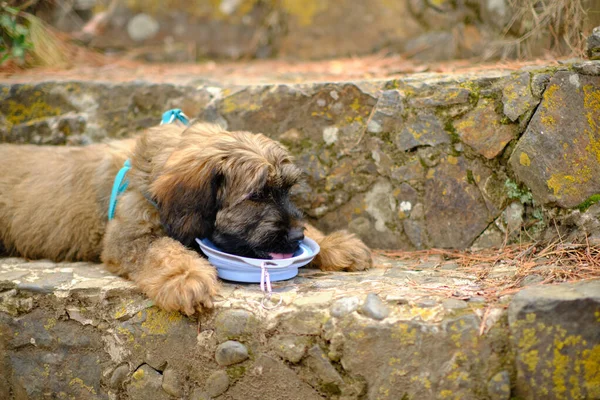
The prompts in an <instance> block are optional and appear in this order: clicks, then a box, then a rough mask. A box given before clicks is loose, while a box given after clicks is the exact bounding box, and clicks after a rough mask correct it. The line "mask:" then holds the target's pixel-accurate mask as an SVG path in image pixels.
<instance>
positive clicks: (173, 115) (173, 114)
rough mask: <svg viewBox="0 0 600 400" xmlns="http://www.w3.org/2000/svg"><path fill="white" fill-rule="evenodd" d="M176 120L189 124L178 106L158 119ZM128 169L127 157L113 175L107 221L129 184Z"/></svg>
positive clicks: (129, 165)
mask: <svg viewBox="0 0 600 400" xmlns="http://www.w3.org/2000/svg"><path fill="white" fill-rule="evenodd" d="M176 120H178V121H180V122H182V123H183V124H184V125H189V124H190V121H189V119H188V117H187V116H186V115H185V114H184V113H183V111H181V110H180V109H179V108H174V109H172V110H169V111H167V112H165V113H164V114H163V115H162V120H161V121H160V124H161V125H163V124H170V123H172V122H173V121H176ZM130 169H131V161H130V160H129V159H127V160H125V163H124V164H123V167H122V168H121V169H120V170H119V172H118V173H117V175H116V176H115V180H114V182H113V187H112V191H111V193H110V202H109V203H108V220H109V221H110V220H112V219H113V218H114V216H115V210H116V208H117V200H118V198H119V196H120V195H121V194H123V192H124V191H125V190H126V189H127V186H129V179H125V175H127V172H129V170H130ZM144 197H145V198H146V200H148V202H149V203H150V204H152V205H153V206H154V207H158V205H157V204H156V202H155V201H154V200H152V198H150V196H149V195H148V194H144Z"/></svg>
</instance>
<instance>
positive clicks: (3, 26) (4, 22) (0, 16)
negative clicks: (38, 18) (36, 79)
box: [0, 3, 33, 65]
mask: <svg viewBox="0 0 600 400" xmlns="http://www.w3.org/2000/svg"><path fill="white" fill-rule="evenodd" d="M20 13H21V9H19V8H17V7H10V6H9V5H8V4H6V3H0V64H4V62H6V61H8V60H14V61H15V62H17V63H18V64H19V65H22V64H24V63H25V56H26V55H27V52H28V51H30V50H31V49H32V48H33V44H32V43H31V39H30V32H29V28H28V26H27V25H25V23H24V20H23V19H22V18H21V17H20Z"/></svg>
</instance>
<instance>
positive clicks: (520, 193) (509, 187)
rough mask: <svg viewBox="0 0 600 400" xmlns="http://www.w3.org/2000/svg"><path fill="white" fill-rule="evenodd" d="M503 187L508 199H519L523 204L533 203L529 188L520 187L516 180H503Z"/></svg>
mask: <svg viewBox="0 0 600 400" xmlns="http://www.w3.org/2000/svg"><path fill="white" fill-rule="evenodd" d="M504 187H505V188H506V194H507V195H508V198H509V199H516V200H519V201H520V202H521V203H522V204H523V205H525V204H533V195H532V194H531V192H530V191H529V189H527V188H525V189H521V188H520V187H519V185H518V184H517V182H515V181H512V180H510V179H507V180H506V181H505V182H504Z"/></svg>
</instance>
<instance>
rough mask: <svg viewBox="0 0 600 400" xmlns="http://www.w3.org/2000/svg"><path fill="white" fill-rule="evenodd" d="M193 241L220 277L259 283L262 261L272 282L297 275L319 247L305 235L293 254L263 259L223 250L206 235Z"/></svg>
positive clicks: (317, 252)
mask: <svg viewBox="0 0 600 400" xmlns="http://www.w3.org/2000/svg"><path fill="white" fill-rule="evenodd" d="M196 242H197V243H198V245H200V249H201V250H202V252H203V253H204V254H206V256H207V257H208V261H209V262H210V263H211V264H212V265H214V266H215V267H216V268H217V275H218V276H219V278H221V279H226V280H228V281H235V282H243V283H261V273H262V269H263V265H264V267H265V269H266V270H267V271H268V272H269V275H270V280H271V282H276V281H283V280H286V279H291V278H293V277H295V276H296V275H298V268H300V267H303V266H305V265H306V264H308V263H310V262H311V261H312V260H313V258H315V256H316V255H317V254H319V250H320V248H319V245H318V244H317V242H315V241H314V240H312V239H310V238H307V237H305V238H304V240H302V241H301V242H300V247H299V248H298V250H296V252H295V253H294V255H293V256H292V257H290V258H284V259H277V260H271V259H268V260H263V259H258V258H249V257H241V256H236V255H234V254H228V253H224V252H223V251H221V250H220V249H219V248H218V247H217V246H215V244H214V243H212V242H211V241H210V240H208V239H198V238H196ZM263 263H264V264H263Z"/></svg>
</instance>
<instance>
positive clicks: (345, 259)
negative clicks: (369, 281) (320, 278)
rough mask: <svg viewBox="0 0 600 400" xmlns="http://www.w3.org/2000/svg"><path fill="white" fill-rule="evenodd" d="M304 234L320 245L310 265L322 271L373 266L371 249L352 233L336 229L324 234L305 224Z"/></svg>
mask: <svg viewBox="0 0 600 400" xmlns="http://www.w3.org/2000/svg"><path fill="white" fill-rule="evenodd" d="M304 234H305V235H306V236H307V237H309V238H311V239H314V240H315V241H316V242H317V243H318V244H319V246H320V247H321V251H320V252H319V254H318V255H317V256H316V257H315V259H314V260H313V262H312V265H313V266H315V267H317V268H320V269H321V270H323V271H362V270H365V269H369V268H371V267H372V266H373V259H372V257H371V250H370V249H369V248H368V247H367V245H366V244H364V243H363V241H362V240H360V239H359V238H357V237H356V236H355V235H354V234H352V233H349V232H347V231H336V232H333V233H332V234H330V235H324V234H323V233H322V232H321V231H319V230H318V229H317V228H315V227H314V226H312V225H310V224H307V225H306V230H305V231H304Z"/></svg>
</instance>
